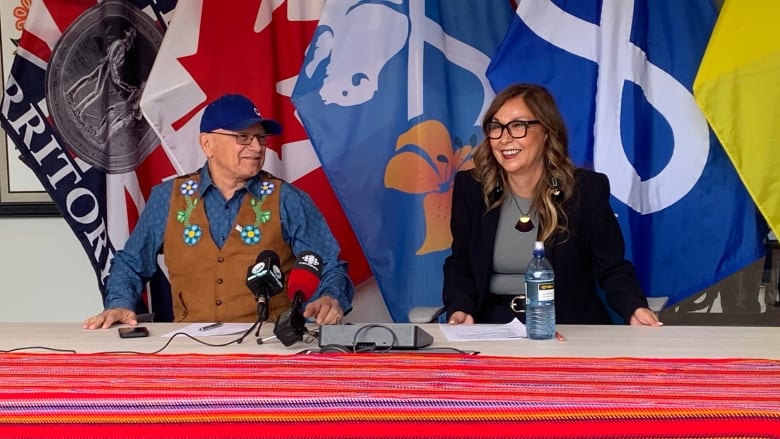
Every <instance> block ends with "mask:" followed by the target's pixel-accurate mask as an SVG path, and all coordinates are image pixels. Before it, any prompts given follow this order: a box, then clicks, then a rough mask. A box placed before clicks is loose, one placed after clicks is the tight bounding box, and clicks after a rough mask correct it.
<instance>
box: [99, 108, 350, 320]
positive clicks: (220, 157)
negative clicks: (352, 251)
mask: <svg viewBox="0 0 780 439" xmlns="http://www.w3.org/2000/svg"><path fill="white" fill-rule="evenodd" d="M200 131H201V133H200V138H199V140H200V147H201V149H202V150H203V153H204V154H205V156H206V166H204V167H203V168H201V169H200V170H199V171H196V172H194V173H192V174H189V175H184V176H180V177H177V178H176V179H174V180H169V181H166V182H163V183H161V184H159V185H157V186H155V187H154V189H153V190H152V193H151V195H150V197H149V200H148V202H147V204H146V208H145V209H144V211H143V213H142V214H141V217H140V218H139V220H138V224H137V226H136V227H135V230H134V231H133V233H132V234H131V235H130V238H129V239H128V240H127V243H126V244H125V248H124V250H121V251H118V252H117V253H116V255H115V256H114V259H113V260H112V263H111V271H110V273H109V277H108V279H107V282H106V297H105V300H104V306H105V310H104V311H103V312H101V313H100V314H98V315H96V316H94V317H90V318H89V319H87V320H86V321H85V322H84V328H85V329H97V328H108V327H110V326H111V325H112V324H114V323H125V324H130V325H136V324H137V323H138V322H137V316H136V314H135V312H134V311H133V309H135V305H136V303H137V302H138V300H139V297H140V294H141V291H142V289H143V284H144V282H145V281H146V279H149V278H150V277H151V276H152V275H153V274H154V272H155V271H156V269H157V255H158V254H160V253H163V254H164V257H165V265H166V267H167V268H168V277H169V279H170V281H171V295H172V297H171V301H172V305H173V315H174V321H177V322H212V321H213V322H252V321H255V320H256V319H257V306H256V301H255V297H254V295H253V294H252V293H251V292H250V291H249V289H248V288H247V286H246V272H247V268H248V267H250V266H251V265H253V264H254V263H255V262H256V259H257V256H258V254H260V253H261V252H262V251H264V250H273V251H274V252H275V253H276V254H278V255H279V260H280V265H281V268H282V271H283V272H284V273H289V271H290V269H291V268H292V265H293V263H294V262H295V255H296V254H298V253H300V252H301V251H304V250H310V251H314V252H316V253H318V254H319V255H320V256H322V259H323V267H322V277H321V282H320V285H319V287H318V288H317V291H315V293H314V296H313V297H312V299H311V300H310V301H309V303H308V304H307V305H306V307H305V309H304V317H307V318H308V317H312V318H315V319H316V321H317V323H318V324H334V323H339V322H340V321H341V318H342V317H343V315H344V313H346V312H349V311H350V309H351V301H352V296H353V293H354V287H353V285H352V282H351V281H350V279H349V278H348V276H347V273H346V263H344V262H343V261H340V260H339V259H338V255H339V251H340V250H339V247H338V243H337V242H336V240H335V238H334V237H333V235H332V234H331V232H330V229H329V228H328V225H327V223H326V222H325V220H324V219H323V217H322V214H321V213H320V212H319V211H318V210H317V208H316V207H315V205H314V204H313V203H312V201H311V199H310V198H309V197H308V195H306V194H305V193H304V192H302V191H300V190H299V189H297V188H295V187H294V186H292V185H290V184H288V183H286V182H284V181H282V180H279V179H277V178H276V177H273V176H272V175H270V174H268V173H266V172H264V171H262V167H263V163H264V162H265V150H266V142H267V139H268V137H269V136H270V135H274V134H279V133H281V131H282V128H281V126H280V125H279V123H278V122H276V121H274V120H271V119H263V118H262V117H261V116H260V112H259V111H258V110H257V108H256V107H255V105H254V104H253V103H252V102H251V101H250V100H249V99H247V98H246V97H244V96H241V95H234V94H229V95H224V96H222V97H220V98H219V99H217V100H215V101H214V102H212V103H211V104H209V105H208V106H207V107H206V110H205V111H204V112H203V117H202V119H201V123H200ZM163 249H164V251H163ZM285 277H286V276H285ZM269 305H270V319H271V320H274V319H275V318H276V317H277V316H278V315H279V314H280V313H281V312H282V311H284V310H285V309H286V308H287V307H289V305H290V300H289V298H288V296H287V294H285V292H282V293H280V294H277V295H274V296H273V297H271V300H270V302H269Z"/></svg>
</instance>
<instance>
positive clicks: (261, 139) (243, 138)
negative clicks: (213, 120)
mask: <svg viewBox="0 0 780 439" xmlns="http://www.w3.org/2000/svg"><path fill="white" fill-rule="evenodd" d="M209 134H222V135H223V136H231V137H234V138H235V139H236V143H238V144H239V145H251V144H252V140H253V139H254V138H255V137H257V142H258V143H260V144H261V145H265V144H266V143H268V138H269V137H271V135H270V134H255V133H235V134H234V133H220V132H219V131H209Z"/></svg>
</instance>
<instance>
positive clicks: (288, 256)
mask: <svg viewBox="0 0 780 439" xmlns="http://www.w3.org/2000/svg"><path fill="white" fill-rule="evenodd" d="M263 181H268V182H271V183H273V184H274V185H275V188H274V190H273V192H272V193H271V194H268V195H264V196H263V197H262V198H261V199H256V198H254V197H253V196H252V195H251V194H250V193H248V192H247V193H246V194H245V195H244V198H243V201H242V203H241V207H240V208H239V211H238V215H237V217H236V226H235V227H234V228H233V229H232V230H231V232H230V235H228V237H227V239H226V240H225V243H224V245H223V246H222V248H221V249H220V248H218V247H217V246H216V244H214V241H213V240H212V238H211V234H210V232H209V222H208V219H207V218H206V213H205V206H203V205H202V204H203V202H202V200H200V199H199V197H198V195H199V190H198V189H192V183H195V184H200V175H199V174H198V173H193V174H190V175H185V176H182V177H178V178H176V180H175V181H174V183H173V192H172V194H171V207H170V212H169V214H168V222H167V224H166V229H165V237H164V244H163V245H164V247H163V249H164V250H163V254H164V255H165V265H166V266H167V267H168V275H169V279H170V282H171V294H172V296H173V297H172V302H173V320H174V321H175V322H254V321H255V320H257V303H256V300H255V296H254V295H253V294H252V292H251V291H250V290H249V288H248V287H247V286H246V275H247V269H248V268H249V267H250V266H252V265H254V263H255V261H256V260H257V255H258V254H260V252H261V251H263V250H273V251H275V252H276V253H277V254H278V255H279V260H280V262H281V268H282V272H283V273H284V276H285V280H286V278H287V275H288V274H289V272H290V269H291V268H292V266H293V263H294V262H295V260H294V256H293V253H292V249H291V248H290V246H289V245H287V243H286V242H284V240H283V239H282V222H281V219H280V218H279V192H280V190H281V187H282V181H281V180H278V179H275V178H272V177H270V176H266V177H264V180H263ZM188 183H189V186H187V184H188ZM187 188H189V189H190V190H189V191H187ZM185 192H186V193H185ZM239 229H241V230H244V231H245V232H246V233H245V235H246V236H245V237H242V234H241V231H240V230H239ZM258 230H259V233H260V240H259V242H254V243H252V242H253V240H252V237H253V236H254V237H255V239H256V236H257V234H256V233H255V232H256V231H258ZM247 241H248V242H249V243H247ZM289 306H290V299H288V297H287V287H286V282H285V289H284V290H283V291H282V292H281V293H279V294H276V295H274V296H273V297H271V299H270V303H269V308H270V313H269V320H270V321H275V320H276V318H277V317H278V316H279V314H281V313H282V312H283V311H284V310H285V309H287V308H289Z"/></svg>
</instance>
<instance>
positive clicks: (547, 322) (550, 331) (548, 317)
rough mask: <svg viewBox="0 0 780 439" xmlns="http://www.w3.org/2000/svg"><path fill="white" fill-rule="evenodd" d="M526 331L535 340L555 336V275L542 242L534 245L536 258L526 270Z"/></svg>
mask: <svg viewBox="0 0 780 439" xmlns="http://www.w3.org/2000/svg"><path fill="white" fill-rule="evenodd" d="M525 330H526V332H527V333H528V338H530V339H533V340H547V339H551V338H553V337H554V336H555V273H553V268H552V265H551V264H550V261H548V260H547V258H545V257H544V243H543V242H542V241H536V242H535V243H534V257H533V259H531V262H529V263H528V268H526V269H525Z"/></svg>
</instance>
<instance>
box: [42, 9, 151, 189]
mask: <svg viewBox="0 0 780 439" xmlns="http://www.w3.org/2000/svg"><path fill="white" fill-rule="evenodd" d="M162 38H163V34H162V31H161V30H160V29H159V28H158V27H157V26H156V24H155V23H154V21H152V19H151V18H149V17H148V16H147V15H146V14H144V13H143V12H141V10H139V9H138V8H136V7H135V6H133V5H132V4H130V3H129V2H124V1H118V0H105V1H103V2H101V3H100V4H98V5H96V6H93V7H92V8H90V9H88V10H87V11H85V12H84V13H83V14H81V15H80V16H79V17H78V18H77V19H76V20H74V21H73V23H71V25H70V26H69V27H68V28H67V29H66V30H65V32H64V33H63V34H62V36H61V37H60V39H59V41H58V42H57V44H56V45H55V47H54V50H53V52H52V55H51V59H50V60H49V66H48V69H47V70H46V103H47V105H48V107H49V113H50V115H51V119H52V122H53V123H54V126H55V128H56V129H57V132H58V133H59V135H60V138H61V139H62V141H63V142H64V143H65V146H66V147H67V148H68V149H69V150H70V151H71V152H72V153H73V154H75V155H76V156H77V157H79V158H80V159H82V160H84V161H85V162H87V163H89V164H90V165H92V166H94V167H96V168H98V169H100V170H101V171H104V172H106V173H109V174H116V173H123V172H129V171H133V170H134V169H135V168H137V167H138V164H140V163H141V161H142V160H143V159H144V158H146V156H147V155H149V153H151V152H152V150H153V149H154V148H155V147H156V146H157V145H158V144H159V140H158V138H157V135H156V134H155V133H154V131H153V130H152V129H151V127H150V126H149V124H147V123H146V121H145V120H144V118H143V115H142V114H141V106H140V103H141V94H142V93H143V89H144V86H145V85H146V79H147V78H148V77H149V72H150V71H151V69H152V64H153V63H154V58H155V56H156V55H157V50H158V49H159V47H160V44H161V43H162Z"/></svg>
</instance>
